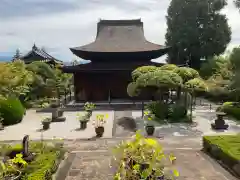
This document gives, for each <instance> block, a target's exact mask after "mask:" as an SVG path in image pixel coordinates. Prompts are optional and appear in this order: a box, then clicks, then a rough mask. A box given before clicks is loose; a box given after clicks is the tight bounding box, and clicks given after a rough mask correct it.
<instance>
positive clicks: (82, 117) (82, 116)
mask: <svg viewBox="0 0 240 180" xmlns="http://www.w3.org/2000/svg"><path fill="white" fill-rule="evenodd" d="M90 117H91V113H89V112H84V113H83V114H81V113H77V120H78V121H79V122H83V121H89V120H90Z"/></svg>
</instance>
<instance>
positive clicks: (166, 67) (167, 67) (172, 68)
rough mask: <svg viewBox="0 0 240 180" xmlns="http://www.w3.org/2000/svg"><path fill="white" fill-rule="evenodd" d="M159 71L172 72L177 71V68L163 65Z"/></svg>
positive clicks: (173, 65) (171, 65)
mask: <svg viewBox="0 0 240 180" xmlns="http://www.w3.org/2000/svg"><path fill="white" fill-rule="evenodd" d="M159 69H161V70H168V71H174V70H176V69H178V66H176V65H175V64H165V65H163V66H161V67H160V68H159Z"/></svg>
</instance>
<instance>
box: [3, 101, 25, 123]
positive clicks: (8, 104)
mask: <svg viewBox="0 0 240 180" xmlns="http://www.w3.org/2000/svg"><path fill="white" fill-rule="evenodd" d="M0 113H1V114H2V117H3V125H13V124H17V123H20V122H21V121H22V119H23V115H24V113H25V108H24V107H23V105H22V103H21V102H20V100H19V99H16V98H8V99H4V100H0Z"/></svg>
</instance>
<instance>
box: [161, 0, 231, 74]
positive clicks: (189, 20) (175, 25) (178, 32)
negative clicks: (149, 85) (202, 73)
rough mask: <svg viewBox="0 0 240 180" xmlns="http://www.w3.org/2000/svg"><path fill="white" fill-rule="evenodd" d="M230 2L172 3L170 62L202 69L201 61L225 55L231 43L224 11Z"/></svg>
mask: <svg viewBox="0 0 240 180" xmlns="http://www.w3.org/2000/svg"><path fill="white" fill-rule="evenodd" d="M226 4H227V3H226V0H172V1H171V3H170V6H169V8H168V15H167V17H166V18H167V25H168V28H167V33H166V35H165V36H166V45H167V46H171V47H172V49H171V50H170V52H169V53H168V55H169V58H168V60H169V62H170V63H173V64H178V65H183V64H186V63H187V62H188V64H189V66H190V67H192V68H196V69H199V68H200V64H201V60H200V59H201V58H209V57H212V56H214V55H219V54H221V53H223V52H224V51H225V49H226V47H227V45H228V43H229V42H230V40H231V29H230V27H229V25H228V22H227V18H226V15H224V14H222V13H220V11H221V10H222V9H223V8H224V7H225V6H226Z"/></svg>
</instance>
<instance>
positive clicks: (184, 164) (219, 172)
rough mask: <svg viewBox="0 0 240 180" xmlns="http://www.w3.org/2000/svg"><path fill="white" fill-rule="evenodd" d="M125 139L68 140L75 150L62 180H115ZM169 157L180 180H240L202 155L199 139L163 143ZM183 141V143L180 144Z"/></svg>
mask: <svg viewBox="0 0 240 180" xmlns="http://www.w3.org/2000/svg"><path fill="white" fill-rule="evenodd" d="M122 140H123V139H121V138H119V139H110V140H97V141H94V142H88V141H85V142H84V141H81V142H80V141H68V142H66V144H65V145H66V147H68V149H69V150H70V151H71V153H69V156H68V158H67V159H66V161H65V162H64V163H63V165H62V167H61V168H60V171H59V173H58V176H57V179H58V180H78V179H84V180H97V179H98V180H112V179H113V174H114V171H115V168H116V164H115V163H114V160H113V159H112V148H113V147H114V146H115V145H116V144H118V143H119V142H121V141H122ZM159 141H160V143H161V144H162V145H163V147H164V149H165V152H166V153H167V154H169V153H173V154H174V155H175V156H176V157H177V161H176V168H177V169H178V171H179V172H180V177H179V178H178V180H236V179H235V178H234V177H232V176H231V175H230V174H229V173H228V172H227V171H225V170H224V169H223V168H222V167H220V165H218V164H217V163H216V162H215V161H213V160H210V158H209V157H208V156H206V155H205V154H204V153H202V152H201V151H200V150H201V141H200V139H198V140H196V138H187V137H171V138H170V137H169V138H167V139H162V140H159ZM179 142H181V143H179Z"/></svg>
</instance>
